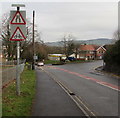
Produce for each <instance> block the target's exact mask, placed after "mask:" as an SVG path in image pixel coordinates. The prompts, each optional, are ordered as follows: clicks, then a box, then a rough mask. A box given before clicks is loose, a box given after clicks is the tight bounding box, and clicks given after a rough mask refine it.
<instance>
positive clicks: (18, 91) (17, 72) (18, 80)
mask: <svg viewBox="0 0 120 118" xmlns="http://www.w3.org/2000/svg"><path fill="white" fill-rule="evenodd" d="M19 10H20V7H17V11H19ZM19 58H20V42H19V41H17V69H16V92H17V95H20V75H19Z"/></svg>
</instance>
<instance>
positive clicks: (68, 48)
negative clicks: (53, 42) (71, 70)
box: [61, 34, 75, 57]
mask: <svg viewBox="0 0 120 118" xmlns="http://www.w3.org/2000/svg"><path fill="white" fill-rule="evenodd" d="M61 43H62V44H63V48H64V51H63V52H64V54H65V55H66V57H68V56H69V55H70V54H72V53H73V52H74V48H75V44H74V37H73V36H72V35H71V34H68V35H64V37H63V40H62V41H61Z"/></svg>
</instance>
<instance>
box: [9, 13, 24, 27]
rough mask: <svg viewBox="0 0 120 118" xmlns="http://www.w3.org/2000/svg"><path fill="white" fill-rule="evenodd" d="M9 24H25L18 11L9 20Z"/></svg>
mask: <svg viewBox="0 0 120 118" xmlns="http://www.w3.org/2000/svg"><path fill="white" fill-rule="evenodd" d="M10 24H17V25H25V24H26V22H25V20H24V18H23V16H22V15H21V13H20V11H16V13H15V15H14V16H13V19H12V20H11V22H10Z"/></svg>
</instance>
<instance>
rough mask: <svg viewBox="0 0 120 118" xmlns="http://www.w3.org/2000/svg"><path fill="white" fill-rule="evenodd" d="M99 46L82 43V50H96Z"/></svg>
mask: <svg viewBox="0 0 120 118" xmlns="http://www.w3.org/2000/svg"><path fill="white" fill-rule="evenodd" d="M98 47H99V46H96V45H80V50H84V51H95V50H96V49H97V48H98Z"/></svg>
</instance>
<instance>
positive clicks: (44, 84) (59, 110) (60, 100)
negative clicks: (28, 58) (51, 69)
mask: <svg viewBox="0 0 120 118" xmlns="http://www.w3.org/2000/svg"><path fill="white" fill-rule="evenodd" d="M36 74H37V80H36V96H35V100H34V103H33V112H32V116H84V114H83V112H82V111H81V110H80V109H79V108H78V107H77V105H76V104H75V103H74V102H73V100H72V99H71V98H70V97H69V96H68V95H67V94H66V93H65V91H64V90H63V89H62V88H61V87H60V86H59V85H58V84H57V83H56V82H55V81H54V80H53V79H52V78H51V77H49V76H48V75H47V74H46V73H45V72H44V71H43V70H41V69H39V68H36Z"/></svg>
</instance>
